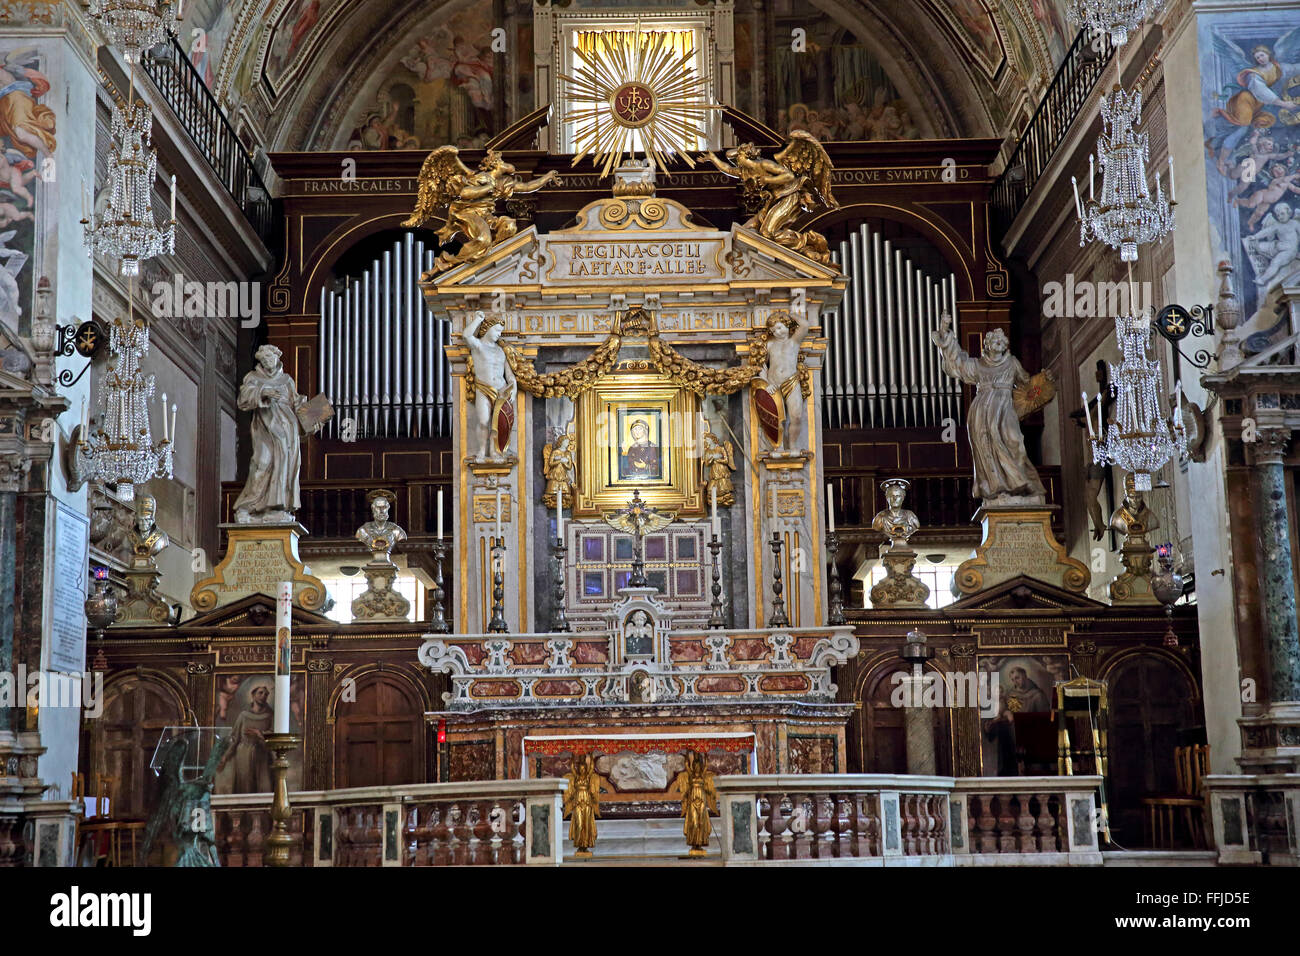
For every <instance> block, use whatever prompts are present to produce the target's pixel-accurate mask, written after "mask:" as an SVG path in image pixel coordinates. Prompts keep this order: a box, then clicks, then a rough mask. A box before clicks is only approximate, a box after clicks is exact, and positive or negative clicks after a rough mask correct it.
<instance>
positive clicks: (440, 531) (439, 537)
mask: <svg viewBox="0 0 1300 956" xmlns="http://www.w3.org/2000/svg"><path fill="white" fill-rule="evenodd" d="M438 540H439V541H441V540H442V489H441V488H439V489H438Z"/></svg>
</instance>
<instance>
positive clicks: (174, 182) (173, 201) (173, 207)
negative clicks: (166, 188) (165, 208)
mask: <svg viewBox="0 0 1300 956" xmlns="http://www.w3.org/2000/svg"><path fill="white" fill-rule="evenodd" d="M175 221H176V177H175V176H172V222H175Z"/></svg>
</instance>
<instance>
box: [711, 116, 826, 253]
mask: <svg viewBox="0 0 1300 956" xmlns="http://www.w3.org/2000/svg"><path fill="white" fill-rule="evenodd" d="M704 157H705V158H706V159H708V160H709V161H710V162H711V163H713V165H714V166H715V167H716V168H717V170H718V171H719V172H721V173H723V174H725V175H727V176H730V177H732V178H733V179H739V180H741V181H742V182H743V183H744V184H745V186H746V187H747V188H750V189H753V190H754V191H755V192H758V193H760V194H761V195H762V196H763V206H762V208H760V209H759V210H758V212H757V213H755V214H754V215H753V216H752V217H750V219H749V221H748V222H746V223H745V225H746V226H747V227H748V228H750V229H757V230H758V233H759V235H761V236H763V237H765V238H767V239H771V240H773V241H775V242H779V243H780V244H781V245H783V246H785V247H786V248H788V249H793V250H794V251H795V252H799V253H802V254H803V255H805V256H807V257H808V258H809V259H813V260H815V261H817V262H821V263H825V264H828V265H829V264H830V261H831V253H830V249H829V248H828V247H827V245H826V237H825V236H823V235H822V234H821V233H818V232H814V231H813V230H811V229H804V230H802V231H801V230H798V229H792V228H791V227H790V224H791V223H792V222H794V221H795V219H797V218H798V217H799V216H800V215H801V214H802V213H806V212H815V211H818V210H821V209H835V208H836V207H838V206H839V203H837V202H836V201H835V196H834V195H833V193H832V191H831V172H832V170H833V169H834V167H833V166H832V165H831V158H830V157H829V156H827V155H826V150H825V149H824V148H823V147H822V144H821V143H819V142H818V141H817V139H816V138H815V137H814V136H813V135H812V134H811V133H809V132H807V131H806V130H802V129H797V130H794V131H793V132H791V133H790V139H789V140H788V141H787V142H786V144H785V148H783V149H782V150H781V151H780V152H779V153H777V154H776V155H775V156H774V157H773V158H772V159H764V158H763V157H762V155H761V154H760V153H759V150H758V147H757V146H755V145H754V144H753V143H742V144H741V145H740V146H737V147H735V148H734V149H729V150H727V159H729V160H731V161H732V163H734V164H735V165H731V164H730V163H725V162H723V161H722V160H720V159H718V157H717V156H715V155H714V154H713V153H712V152H706V153H705V154H704Z"/></svg>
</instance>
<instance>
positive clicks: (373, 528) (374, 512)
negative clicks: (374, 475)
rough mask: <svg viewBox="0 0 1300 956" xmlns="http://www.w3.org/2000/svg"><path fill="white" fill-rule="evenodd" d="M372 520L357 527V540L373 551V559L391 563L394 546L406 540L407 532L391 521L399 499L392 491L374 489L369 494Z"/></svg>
mask: <svg viewBox="0 0 1300 956" xmlns="http://www.w3.org/2000/svg"><path fill="white" fill-rule="evenodd" d="M369 499H370V514H371V520H370V521H367V522H366V523H365V524H363V525H362V526H361V527H360V528H358V529H357V540H358V541H360V542H361V543H362V544H364V545H365V546H366V547H367V548H369V549H370V552H371V560H372V561H379V562H383V563H386V564H391V563H392V561H393V547H394V546H395V545H397V544H398V543H399V542H402V541H405V540H406V532H405V531H403V530H402V529H401V527H400V526H398V525H397V524H396V523H394V522H392V521H389V520H388V516H389V514H390V513H391V512H392V508H393V503H394V502H395V501H396V500H397V499H396V496H395V495H394V494H393V493H392V492H391V491H384V490H379V491H372V492H371V493H370V495H369Z"/></svg>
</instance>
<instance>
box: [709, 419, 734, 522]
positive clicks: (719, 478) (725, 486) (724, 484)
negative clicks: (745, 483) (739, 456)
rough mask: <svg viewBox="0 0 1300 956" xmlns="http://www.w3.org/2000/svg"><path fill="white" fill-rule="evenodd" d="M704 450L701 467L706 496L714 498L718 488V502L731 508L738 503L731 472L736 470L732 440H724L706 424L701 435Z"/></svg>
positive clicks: (710, 498)
mask: <svg viewBox="0 0 1300 956" xmlns="http://www.w3.org/2000/svg"><path fill="white" fill-rule="evenodd" d="M701 441H702V443H703V446H704V447H703V450H702V451H701V453H700V468H701V469H702V471H703V472H704V497H705V500H706V501H711V500H712V499H713V493H714V490H715V489H716V490H717V497H718V504H720V505H722V506H723V507H724V508H730V507H731V506H732V505H734V504H735V503H736V486H735V483H734V482H733V481H732V480H731V473H732V472H733V471H735V470H736V454H735V449H734V448H733V447H732V444H731V442H729V441H728V442H724V441H721V440H719V439H718V436H716V435H714V434H713V431H712V429H710V428H709V427H708V425H707V424H706V425H705V429H704V433H703V434H702V435H701Z"/></svg>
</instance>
